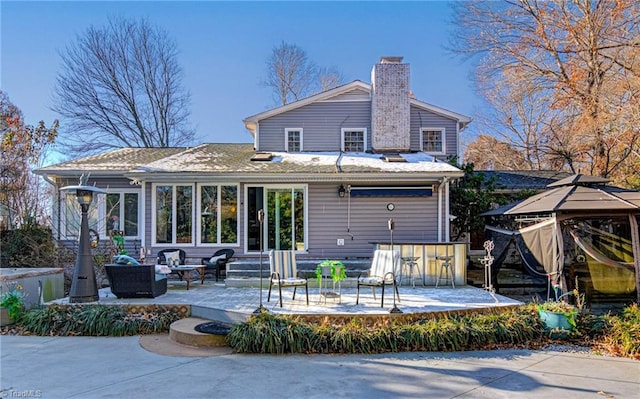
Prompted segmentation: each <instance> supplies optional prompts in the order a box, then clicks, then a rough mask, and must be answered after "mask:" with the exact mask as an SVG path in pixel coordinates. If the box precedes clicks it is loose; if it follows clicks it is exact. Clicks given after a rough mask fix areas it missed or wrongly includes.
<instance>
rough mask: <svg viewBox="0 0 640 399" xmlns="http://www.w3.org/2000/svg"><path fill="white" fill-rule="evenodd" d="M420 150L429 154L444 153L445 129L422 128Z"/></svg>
mask: <svg viewBox="0 0 640 399" xmlns="http://www.w3.org/2000/svg"><path fill="white" fill-rule="evenodd" d="M420 133H421V135H422V141H421V143H422V151H424V152H428V153H431V154H444V153H445V130H444V128H422V129H420Z"/></svg>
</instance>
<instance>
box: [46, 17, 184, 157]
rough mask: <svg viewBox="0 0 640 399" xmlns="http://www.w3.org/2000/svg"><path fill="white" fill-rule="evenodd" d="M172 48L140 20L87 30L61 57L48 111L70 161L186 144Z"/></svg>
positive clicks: (181, 96) (165, 38) (178, 74)
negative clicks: (59, 126) (59, 121)
mask: <svg viewBox="0 0 640 399" xmlns="http://www.w3.org/2000/svg"><path fill="white" fill-rule="evenodd" d="M177 53H178V50H177V47H176V45H175V43H174V42H173V41H172V40H170V38H169V37H168V35H167V33H166V32H165V31H163V30H161V29H160V28H157V27H153V26H151V25H150V24H149V23H148V22H147V21H146V20H140V21H133V20H126V19H112V20H110V21H109V23H108V25H107V26H105V27H94V26H92V27H90V28H89V29H87V31H86V32H84V34H83V35H80V36H78V37H77V38H76V41H75V42H74V43H72V44H71V45H69V46H68V47H67V48H66V49H65V50H64V51H63V52H62V53H61V58H62V64H63V69H62V72H61V73H60V74H59V75H58V77H57V80H56V89H55V98H54V101H55V102H54V103H55V105H54V107H53V110H54V111H56V112H58V113H59V114H61V115H62V116H63V117H64V118H66V119H67V123H68V126H69V128H68V129H66V130H65V132H64V134H63V135H62V137H61V139H62V141H63V142H64V143H65V144H67V145H68V146H69V147H70V150H71V152H72V153H73V154H74V155H82V154H86V153H92V152H96V151H101V150H106V149H111V148H118V147H169V146H179V145H186V144H190V143H191V142H192V141H193V140H194V136H195V134H194V131H193V130H192V129H191V128H190V126H189V110H188V107H189V101H190V96H189V94H188V93H187V92H186V91H185V90H184V89H183V88H182V87H181V83H182V70H181V68H180V66H179V65H178V63H177Z"/></svg>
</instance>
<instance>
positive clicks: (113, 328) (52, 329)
mask: <svg viewBox="0 0 640 399" xmlns="http://www.w3.org/2000/svg"><path fill="white" fill-rule="evenodd" d="M178 319H180V315H179V314H178V313H177V312H175V311H172V310H168V309H166V308H164V307H162V306H159V305H158V306H155V307H151V308H147V309H146V310H145V311H144V312H142V313H130V312H128V311H127V310H126V308H125V307H123V306H106V305H51V306H42V307H38V308H34V309H31V310H30V311H28V312H26V313H25V314H24V315H23V316H22V317H21V318H20V320H19V323H18V326H19V327H20V328H21V329H23V330H24V331H25V332H28V333H31V334H35V335H51V336H67V335H84V336H125V335H136V334H151V333H158V332H166V331H169V326H170V325H171V323H173V322H174V321H176V320H178Z"/></svg>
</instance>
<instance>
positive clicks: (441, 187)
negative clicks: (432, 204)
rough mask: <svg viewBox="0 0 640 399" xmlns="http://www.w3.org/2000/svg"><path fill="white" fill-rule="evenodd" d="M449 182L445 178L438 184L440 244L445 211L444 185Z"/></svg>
mask: <svg viewBox="0 0 640 399" xmlns="http://www.w3.org/2000/svg"><path fill="white" fill-rule="evenodd" d="M446 182H447V177H443V178H442V180H440V181H439V182H438V242H442V219H443V209H442V190H443V189H444V186H443V185H444V184H445V183H446Z"/></svg>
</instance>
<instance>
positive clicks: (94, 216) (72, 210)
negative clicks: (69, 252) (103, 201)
mask: <svg viewBox="0 0 640 399" xmlns="http://www.w3.org/2000/svg"><path fill="white" fill-rule="evenodd" d="M99 201H100V197H99V196H96V195H94V197H93V201H92V202H91V205H90V206H89V211H88V212H87V221H88V222H89V228H90V229H93V230H95V231H98V232H99V231H101V230H98V203H99ZM81 222H82V211H81V210H80V204H79V203H78V199H77V197H76V194H75V193H67V195H66V196H65V235H66V236H67V237H78V236H79V235H80V224H81Z"/></svg>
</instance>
